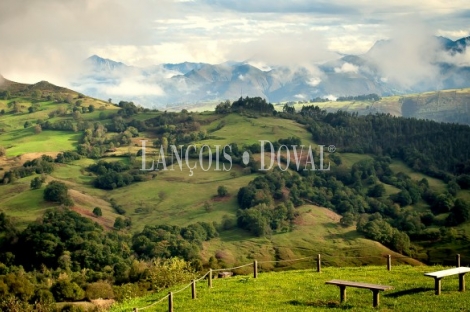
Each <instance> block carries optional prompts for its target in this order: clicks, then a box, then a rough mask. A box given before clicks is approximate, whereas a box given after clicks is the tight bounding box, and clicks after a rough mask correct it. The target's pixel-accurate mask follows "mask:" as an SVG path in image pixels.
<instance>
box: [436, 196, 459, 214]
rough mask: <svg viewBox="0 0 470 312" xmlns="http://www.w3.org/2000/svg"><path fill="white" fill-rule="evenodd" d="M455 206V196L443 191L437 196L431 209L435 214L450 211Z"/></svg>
mask: <svg viewBox="0 0 470 312" xmlns="http://www.w3.org/2000/svg"><path fill="white" fill-rule="evenodd" d="M452 207H454V198H453V197H452V196H451V195H450V194H448V193H442V194H439V195H437V196H436V199H435V200H434V203H433V204H432V205H431V210H432V212H433V213H434V214H436V215H437V214H440V213H446V212H449V211H450V210H451V209H452Z"/></svg>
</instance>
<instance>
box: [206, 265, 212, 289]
mask: <svg viewBox="0 0 470 312" xmlns="http://www.w3.org/2000/svg"><path fill="white" fill-rule="evenodd" d="M207 283H208V286H209V288H212V269H209V279H208V282H207Z"/></svg>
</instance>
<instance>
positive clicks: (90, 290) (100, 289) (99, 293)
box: [86, 282, 114, 300]
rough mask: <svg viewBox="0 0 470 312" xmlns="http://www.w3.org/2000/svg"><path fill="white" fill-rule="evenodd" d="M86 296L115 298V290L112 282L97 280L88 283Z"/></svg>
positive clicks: (91, 297)
mask: <svg viewBox="0 0 470 312" xmlns="http://www.w3.org/2000/svg"><path fill="white" fill-rule="evenodd" d="M86 298H87V299H88V300H92V299H113V298H114V291H113V288H112V287H111V285H110V284H108V283H105V282H96V283H91V284H88V286H87V287H86Z"/></svg>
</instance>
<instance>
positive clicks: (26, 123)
mask: <svg viewBox="0 0 470 312" xmlns="http://www.w3.org/2000/svg"><path fill="white" fill-rule="evenodd" d="M32 125H33V123H32V122H31V121H29V120H27V121H26V122H25V123H24V125H23V128H25V129H26V128H29V127H31V126H32Z"/></svg>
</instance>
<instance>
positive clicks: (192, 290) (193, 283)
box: [191, 280, 196, 299]
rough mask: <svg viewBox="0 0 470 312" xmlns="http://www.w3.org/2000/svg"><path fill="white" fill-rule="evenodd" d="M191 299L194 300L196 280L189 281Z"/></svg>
mask: <svg viewBox="0 0 470 312" xmlns="http://www.w3.org/2000/svg"><path fill="white" fill-rule="evenodd" d="M191 298H193V299H196V280H192V281H191Z"/></svg>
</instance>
